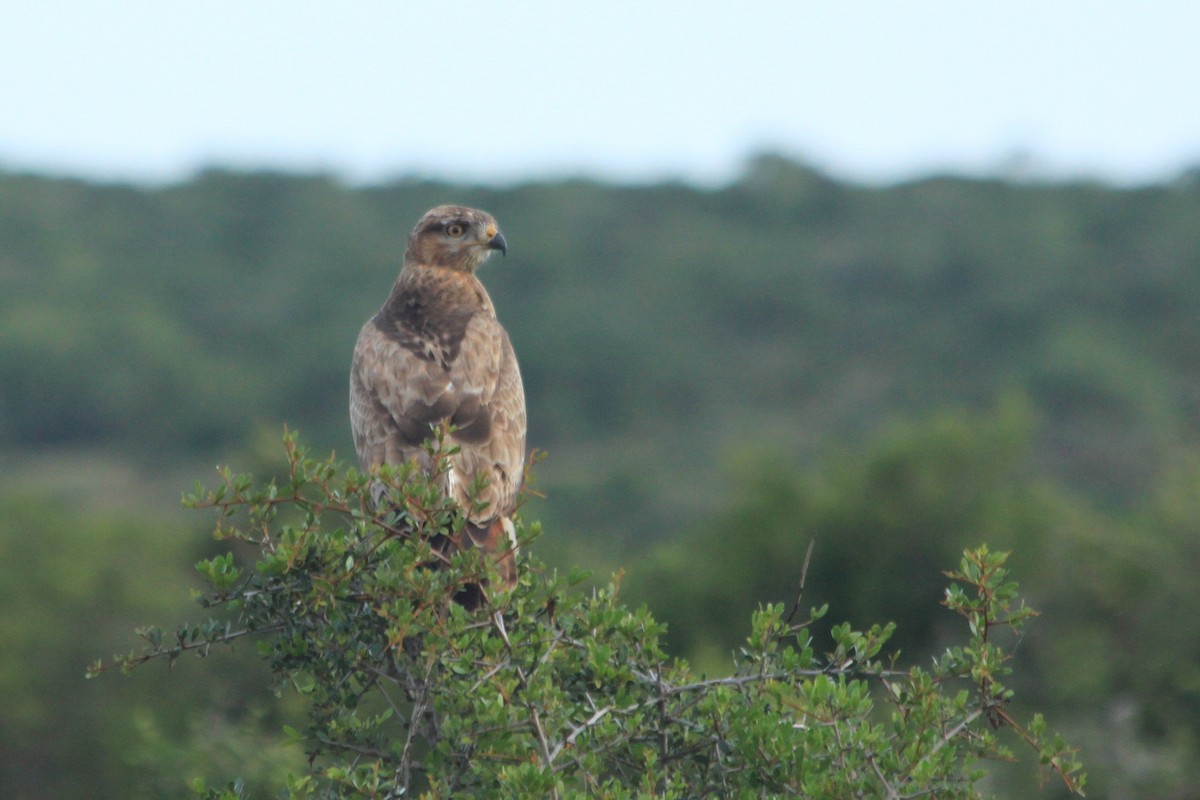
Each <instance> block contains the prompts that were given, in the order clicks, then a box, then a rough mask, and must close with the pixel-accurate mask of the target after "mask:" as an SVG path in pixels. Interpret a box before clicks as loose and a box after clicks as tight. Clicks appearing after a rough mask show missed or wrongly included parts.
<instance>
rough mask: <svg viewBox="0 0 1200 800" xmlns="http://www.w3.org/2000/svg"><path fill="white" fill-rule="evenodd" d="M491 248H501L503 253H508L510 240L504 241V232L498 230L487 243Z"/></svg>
mask: <svg viewBox="0 0 1200 800" xmlns="http://www.w3.org/2000/svg"><path fill="white" fill-rule="evenodd" d="M487 246H488V249H489V250H499V251H500V254H501V255H505V256H507V255H508V242H506V241H504V234H503V233H499V232H497V233H496V235H495V236H493V237H492V238H491V239H488V243H487Z"/></svg>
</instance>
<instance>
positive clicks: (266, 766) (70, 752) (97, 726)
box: [0, 484, 300, 800]
mask: <svg viewBox="0 0 1200 800" xmlns="http://www.w3.org/2000/svg"><path fill="white" fill-rule="evenodd" d="M176 524H177V523H176ZM167 528H168V525H167V523H165V522H164V521H163V520H161V519H156V518H154V517H153V516H147V515H145V512H143V516H134V515H132V514H130V513H128V512H124V511H119V510H114V509H112V508H107V507H105V505H104V504H103V503H102V502H100V501H99V500H97V499H96V498H84V497H80V496H78V495H72V494H71V493H68V492H66V491H63V490H61V489H60V490H59V491H58V492H57V493H51V492H50V491H49V490H46V489H43V490H41V491H35V490H33V489H30V490H27V491H26V490H19V489H17V488H14V487H13V486H12V485H11V484H10V485H9V487H8V488H7V491H6V492H5V494H4V495H0V568H2V570H3V571H2V576H3V577H2V579H0V642H3V645H2V646H0V698H3V707H2V711H0V796H2V797H4V798H5V800H41V798H46V797H53V798H56V800H89V798H95V797H120V798H129V799H130V800H142V799H143V798H144V799H145V800H151V799H155V800H159V799H161V798H182V797H183V796H184V790H185V789H186V786H185V784H184V782H183V780H182V779H181V778H180V777H179V775H180V773H183V772H186V774H188V775H203V776H206V777H211V776H216V777H219V776H220V775H222V774H224V773H225V772H228V771H231V770H234V769H236V770H238V771H239V772H240V774H242V775H244V776H245V778H246V784H247V786H249V787H252V788H254V789H262V788H263V787H265V786H267V785H270V784H271V783H277V782H279V781H282V780H283V777H284V776H285V775H286V773H287V771H288V769H296V768H297V767H298V766H299V764H300V760H299V758H298V756H299V753H298V752H295V751H293V752H288V751H286V750H285V749H284V748H282V747H280V746H279V744H278V736H277V732H278V729H279V725H280V724H281V721H282V720H285V719H288V718H289V717H288V715H287V706H286V704H280V703H277V702H275V701H274V699H273V698H260V699H255V698H253V697H249V698H248V697H247V696H248V695H250V694H251V693H252V692H253V689H252V688H251V687H258V686H261V685H262V684H263V683H264V681H265V680H266V675H265V672H266V671H265V669H264V668H263V667H261V666H260V665H259V664H257V663H255V662H254V661H248V660H246V659H244V658H243V659H238V658H236V657H235V656H232V655H231V654H228V653H223V654H222V655H221V657H218V658H215V659H213V660H212V661H211V662H209V663H208V664H207V665H206V666H207V667H208V668H207V669H206V670H204V671H203V672H201V671H200V670H199V667H200V665H199V664H185V665H179V666H180V668H179V669H177V670H175V671H174V674H168V673H167V671H166V670H144V671H143V672H142V673H141V674H139V675H138V677H137V679H136V680H133V681H128V682H118V683H110V684H109V685H107V686H106V687H104V690H103V691H96V687H95V686H93V685H90V684H85V683H84V681H83V680H82V678H81V676H80V668H81V667H82V666H83V665H86V664H87V663H88V662H89V661H90V660H92V659H94V658H95V656H96V654H97V653H101V652H112V650H113V649H114V648H116V647H118V646H123V643H124V642H127V640H128V634H129V629H130V628H131V627H132V626H134V625H136V624H138V623H139V622H140V621H142V620H144V619H146V618H147V616H152V617H157V618H163V617H165V618H168V619H179V618H183V617H184V616H185V615H186V614H187V613H189V612H188V606H189V605H190V604H189V603H188V602H187V594H186V587H187V586H188V584H189V582H190V576H189V575H188V573H187V571H186V570H184V569H182V568H179V569H173V568H172V566H171V565H172V564H178V565H185V564H186V563H187V560H188V559H194V558H195V557H196V556H197V555H198V554H200V553H201V552H203V546H204V542H203V540H202V539H201V538H199V537H197V536H195V535H194V534H195V532H194V531H193V532H192V534H193V535H191V536H181V535H164V530H166V529H167ZM115 642H120V643H122V645H117V644H114V643H115ZM268 732H269V734H268ZM251 753H252V754H254V755H253V756H248V755H247V754H251Z"/></svg>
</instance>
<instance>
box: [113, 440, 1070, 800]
mask: <svg viewBox="0 0 1200 800" xmlns="http://www.w3.org/2000/svg"><path fill="white" fill-rule="evenodd" d="M286 444H287V449H288V455H289V465H290V470H289V474H288V476H287V478H286V479H285V480H283V481H282V482H279V483H277V482H274V481H271V482H268V483H265V484H259V483H256V482H255V481H254V480H253V479H252V478H250V477H249V476H242V475H234V474H232V473H230V472H228V471H225V472H223V473H222V483H221V485H219V486H218V487H217V488H216V489H214V490H211V491H206V492H205V491H202V492H200V493H198V494H197V495H196V496H194V497H192V498H191V499H190V501H189V502H190V503H191V504H192V505H195V506H205V507H213V508H216V509H217V510H218V512H219V519H218V523H217V527H216V534H217V536H218V538H220V539H222V540H225V541H229V542H231V543H240V544H241V545H242V546H251V547H252V548H253V549H254V551H255V553H254V556H253V558H252V559H250V561H248V562H247V563H246V564H245V566H244V567H239V566H238V564H237V563H236V562H237V559H235V558H234V557H233V555H220V556H216V557H213V558H209V559H205V560H203V561H201V562H200V564H199V565H198V569H199V571H200V572H201V574H202V575H204V576H205V578H206V579H207V581H208V584H209V588H208V590H207V591H206V592H205V593H204V594H203V595H202V596H201V597H200V602H201V604H202V605H204V606H206V607H212V608H220V609H223V610H224V611H223V613H222V615H221V616H220V617H219V618H214V619H213V620H211V621H209V622H207V623H202V624H198V625H186V626H182V627H180V628H178V629H177V630H176V631H174V632H173V633H172V634H166V633H164V632H163V631H161V630H160V629H158V628H150V629H144V630H142V631H141V635H142V637H143V638H144V639H145V640H146V644H147V647H146V649H145V650H144V651H143V652H141V653H136V652H135V653H131V654H129V655H128V656H126V657H123V658H120V659H118V660H117V661H116V662H115V664H116V665H117V666H120V667H122V668H125V669H131V668H134V667H137V666H139V665H142V664H145V663H147V662H149V661H156V660H166V661H168V662H173V661H175V660H176V659H178V658H179V657H180V656H182V655H183V654H185V653H188V652H193V651H194V652H198V653H202V654H203V653H207V652H208V651H209V650H210V649H211V648H212V647H213V646H214V645H218V644H227V643H230V642H233V641H236V640H239V639H241V638H243V637H247V636H253V637H254V638H255V640H256V642H257V650H258V652H259V654H260V655H261V656H262V657H263V658H264V659H265V660H266V662H267V663H268V664H269V665H270V668H271V671H272V673H273V674H274V676H275V681H276V688H277V690H278V691H281V692H282V691H284V690H291V691H295V692H296V693H298V694H299V695H300V696H301V697H302V698H303V700H304V703H305V707H306V709H307V720H308V721H307V726H306V728H305V729H304V730H299V729H296V728H285V734H286V736H287V737H288V738H289V739H291V740H294V741H297V742H302V743H303V744H304V746H305V749H306V751H307V752H308V755H309V758H310V764H311V765H312V766H311V768H310V770H309V771H308V772H307V773H303V774H302V773H293V774H292V776H291V777H289V778H288V780H287V792H288V795H289V796H291V797H296V798H315V797H380V798H382V797H394V796H399V795H409V794H413V793H417V792H419V793H421V796H424V797H430V798H433V797H575V796H579V797H582V796H588V797H610V798H619V797H678V798H685V797H687V798H690V797H757V796H762V795H763V794H764V793H766V794H770V795H780V794H796V795H801V796H808V797H831V796H855V795H863V796H879V797H908V796H916V795H936V796H938V797H978V796H980V794H979V788H978V783H979V780H980V778H981V777H982V775H983V774H984V773H983V771H982V770H981V769H980V762H981V760H982V759H990V758H1010V757H1011V755H1012V753H1011V749H1010V747H1009V746H1008V745H1007V744H1006V743H1005V741H1004V737H1002V736H1001V733H1003V732H1005V731H1013V732H1015V733H1016V735H1017V740H1018V741H1019V740H1024V741H1025V742H1027V743H1028V744H1029V745H1030V746H1032V747H1033V748H1034V750H1035V752H1036V753H1037V754H1038V757H1039V759H1040V760H1041V761H1042V763H1044V764H1046V765H1048V766H1049V767H1050V769H1052V770H1053V771H1054V772H1055V773H1057V774H1058V775H1059V776H1060V778H1061V780H1062V782H1063V785H1064V786H1065V787H1066V788H1068V789H1070V790H1072V791H1075V792H1078V793H1080V794H1082V787H1083V781H1084V778H1083V775H1082V773H1081V772H1080V765H1079V764H1078V762H1077V761H1076V760H1075V758H1074V751H1073V750H1071V749H1070V748H1068V747H1067V746H1066V745H1065V744H1063V743H1062V742H1061V741H1060V740H1059V739H1058V738H1057V737H1052V736H1049V735H1047V734H1046V732H1045V726H1044V723H1043V722H1042V720H1041V719H1040V718H1035V719H1034V720H1033V722H1031V723H1030V724H1029V725H1027V726H1022V725H1020V724H1018V723H1017V722H1016V720H1014V719H1013V717H1012V716H1011V715H1010V713H1009V711H1008V704H1009V701H1010V700H1011V698H1012V695H1013V691H1012V690H1011V689H1010V688H1009V687H1008V685H1007V681H1008V677H1009V675H1010V673H1011V671H1012V667H1011V663H1010V655H1009V653H1008V652H1007V650H1006V648H1005V647H1003V646H1002V645H1001V643H1000V639H1001V634H1002V633H1004V632H1008V633H1010V634H1011V633H1017V632H1019V631H1020V630H1021V629H1022V627H1023V626H1024V624H1025V623H1026V622H1027V621H1028V619H1029V618H1030V617H1031V616H1032V614H1033V612H1032V611H1030V610H1029V609H1026V608H1025V607H1024V606H1023V605H1022V604H1021V603H1020V602H1019V601H1018V599H1017V597H1016V584H1015V583H1013V582H1011V581H1009V580H1008V577H1007V570H1006V568H1005V562H1006V559H1007V555H1006V554H1003V553H993V552H990V551H989V550H988V549H987V548H986V547H981V548H979V549H978V550H974V551H968V552H967V553H966V554H965V555H964V557H963V559H962V563H961V566H960V567H959V569H958V570H957V571H956V572H953V573H949V575H950V577H951V578H952V579H953V581H954V583H953V584H952V586H951V587H950V588H949V589H948V590H947V591H946V595H945V604H946V605H947V606H948V607H949V608H950V609H951V610H952V611H954V612H956V613H957V614H958V615H959V616H960V617H962V619H963V620H964V621H965V623H966V627H967V630H968V635H967V636H966V637H965V643H964V644H962V645H959V646H956V647H953V648H951V649H949V650H947V652H946V653H945V654H944V656H942V657H941V658H939V659H937V660H935V661H933V663H932V665H931V666H930V667H929V668H921V667H911V668H909V669H907V670H902V669H898V668H897V667H896V665H895V663H894V662H895V658H894V657H892V658H885V657H884V656H883V655H882V653H883V650H884V648H885V647H886V645H887V644H888V640H889V638H890V636H891V635H892V633H893V630H894V626H892V625H886V626H873V627H871V628H869V629H867V630H862V631H860V630H855V629H853V628H852V627H851V626H850V625H848V624H843V625H837V626H834V627H833V629H832V630H833V639H834V647H833V649H832V650H830V651H829V652H825V653H821V652H819V651H818V650H817V647H816V645H815V643H814V639H813V636H812V634H811V628H812V625H813V623H814V622H815V621H816V620H817V619H818V618H820V617H821V616H822V615H823V614H824V610H823V609H818V610H814V611H811V612H810V613H809V614H807V615H803V614H801V613H800V604H801V599H802V598H800V597H797V599H796V602H795V603H794V604H793V606H792V607H791V608H790V609H785V607H784V606H782V605H766V606H764V607H762V608H760V609H759V610H758V611H756V612H755V613H754V614H753V617H752V619H751V625H750V631H749V635H748V636H747V637H746V639H745V642H744V644H743V646H742V647H741V648H740V650H739V652H738V655H737V658H736V663H735V665H734V671H733V672H732V673H731V674H729V675H727V676H724V677H717V678H707V677H704V676H701V675H697V674H696V673H695V672H694V671H693V670H692V669H691V668H690V667H689V665H688V664H687V663H686V662H685V661H682V660H679V659H675V658H671V657H669V656H668V655H667V654H666V652H665V651H664V650H663V648H662V645H661V636H662V635H663V633H664V631H665V629H664V627H663V626H662V625H661V624H660V623H658V622H656V621H655V620H654V618H653V617H652V616H651V615H650V614H649V612H648V611H646V610H645V609H644V608H643V609H638V610H631V609H629V608H628V607H626V606H624V605H622V604H621V603H620V602H619V601H618V591H617V585H616V584H615V583H614V584H610V585H609V586H607V587H605V588H602V589H597V590H594V591H591V592H580V591H579V589H578V588H576V584H577V583H578V581H579V580H580V579H581V577H582V576H571V577H570V578H564V577H562V576H560V575H559V574H558V573H556V572H552V571H547V570H546V569H545V567H544V566H543V565H542V564H540V563H539V562H538V561H537V560H536V559H533V558H532V557H526V558H525V559H524V564H523V566H524V576H523V577H522V579H521V582H520V584H519V586H518V587H517V588H516V589H514V590H513V591H512V592H494V593H493V596H492V597H491V602H490V604H489V605H488V606H486V607H485V609H484V610H482V611H480V612H477V613H475V614H471V613H468V612H467V611H465V610H464V608H463V607H462V606H460V605H458V604H455V603H454V602H452V601H451V598H452V597H453V596H454V594H455V592H456V591H458V590H459V589H460V588H461V587H462V585H463V584H464V583H478V582H480V581H486V580H487V578H488V577H489V575H490V574H491V572H490V570H491V567H490V564H489V562H488V561H487V560H486V558H483V557H481V556H480V555H479V554H478V552H474V551H473V552H467V553H462V554H458V555H455V556H453V557H452V558H451V559H450V560H449V563H448V564H442V565H441V568H433V565H434V564H435V563H437V557H436V556H435V554H434V551H433V550H432V548H431V547H430V545H429V539H430V538H431V537H432V536H436V535H438V534H444V533H447V532H449V531H451V530H452V529H453V528H454V527H455V526H458V525H461V524H462V519H461V514H460V513H458V511H457V509H455V508H453V506H452V505H451V504H450V501H447V500H445V499H443V498H441V497H440V495H439V494H438V492H437V491H436V488H435V485H434V483H433V482H431V481H430V480H429V479H427V478H426V477H423V476H421V475H419V474H416V473H415V472H414V471H413V470H411V469H404V470H392V469H384V470H381V471H380V473H379V474H378V475H377V476H364V475H360V474H358V473H356V472H354V471H353V470H351V471H349V472H346V473H343V472H342V471H341V470H340V468H339V467H338V465H337V464H336V462H335V461H334V460H333V459H332V458H330V459H327V460H316V459H312V458H310V457H309V456H308V455H307V454H306V453H305V452H304V451H303V450H302V449H301V448H299V447H298V446H297V445H296V440H295V437H294V436H288V437H287V438H286ZM431 454H432V455H433V456H434V458H435V463H437V462H439V461H440V459H441V453H440V450H438V449H437V448H436V447H434V448H433V449H431ZM373 478H376V479H378V480H380V481H382V482H383V483H384V485H385V486H386V490H387V494H388V497H390V498H391V503H392V505H389V506H388V507H387V508H386V509H384V510H382V511H375V510H372V504H371V502H370V496H371V492H372V480H373ZM519 535H520V536H521V537H522V538H524V539H530V538H533V537H534V536H535V535H536V530H533V529H526V528H522V529H521V531H520V534H519ZM103 668H104V667H103V666H102V665H99V664H98V665H96V666H95V667H94V668H93V674H95V673H97V672H99V671H102V669H103ZM194 789H195V791H196V792H197V793H198V794H200V795H201V796H204V797H207V798H216V799H219V800H226V798H238V797H242V796H244V794H245V790H244V788H243V787H242V786H241V785H240V783H239V782H238V781H234V782H232V783H230V784H228V785H227V786H224V787H221V788H213V787H210V786H209V785H208V784H207V783H205V782H204V781H203V780H197V781H196V782H195V783H194Z"/></svg>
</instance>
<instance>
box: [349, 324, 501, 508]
mask: <svg viewBox="0 0 1200 800" xmlns="http://www.w3.org/2000/svg"><path fill="white" fill-rule="evenodd" d="M431 355H432V356H433V357H430V356H431ZM350 420H351V426H352V429H353V432H354V441H355V449H356V450H357V451H358V456H359V462H360V463H361V464H362V466H363V467H364V468H369V467H371V466H374V465H377V464H400V463H403V462H405V461H408V460H412V459H416V460H417V462H418V464H419V466H421V467H422V468H424V469H428V468H429V467H430V466H431V465H430V464H428V463H426V462H427V458H426V457H425V454H424V451H423V450H422V448H421V445H422V443H423V442H424V441H425V440H426V439H428V438H429V437H430V435H431V433H432V431H433V428H434V427H435V426H436V425H438V424H440V423H441V422H443V421H448V422H450V423H451V424H452V425H453V426H454V431H453V433H452V434H451V438H452V439H453V441H454V444H455V445H457V447H458V452H457V453H454V454H453V455H452V456H451V464H452V466H453V469H452V471H451V475H450V476H449V477H448V481H449V485H448V486H447V488H448V489H449V490H450V491H451V493H452V494H453V495H454V497H455V499H456V500H458V501H459V503H460V504H462V506H463V508H464V510H466V511H467V512H468V517H469V518H471V519H472V520H487V519H491V518H493V517H496V516H501V515H507V514H509V513H511V511H512V509H513V506H514V505H515V504H516V497H517V491H518V490H519V489H520V486H521V479H522V477H523V472H524V459H525V395H524V391H523V389H522V386H521V375H520V372H519V370H518V368H517V362H516V357H515V355H514V354H513V349H512V345H511V343H510V342H509V339H508V334H507V333H505V331H504V329H503V328H502V327H501V326H500V323H499V322H498V321H497V320H496V318H495V317H494V316H492V315H491V314H488V313H477V314H475V315H473V316H472V317H471V319H470V320H469V321H468V323H467V325H466V329H465V332H464V334H463V337H462V339H461V342H459V343H458V344H457V346H456V347H455V348H454V349H453V352H445V351H444V350H443V349H439V344H438V342H436V341H430V342H425V341H421V340H414V339H413V338H411V337H408V338H398V337H395V336H388V335H387V334H385V333H384V332H383V331H382V330H381V329H380V328H379V326H378V325H377V324H376V323H375V321H371V322H368V323H367V324H366V325H365V326H363V329H362V331H361V332H360V334H359V337H358V343H357V345H356V346H355V350H354V362H353V367H352V369H351V378H350ZM480 476H482V477H483V478H485V479H486V486H485V487H484V489H483V491H482V492H480V493H479V494H478V495H477V496H475V497H474V501H475V504H476V505H477V506H480V507H479V508H477V509H474V510H473V509H471V507H470V502H469V500H470V499H471V497H470V494H471V489H472V487H473V485H474V483H475V481H476V480H477V478H479V477H480Z"/></svg>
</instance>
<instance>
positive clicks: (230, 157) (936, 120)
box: [0, 0, 1200, 183]
mask: <svg viewBox="0 0 1200 800" xmlns="http://www.w3.org/2000/svg"><path fill="white" fill-rule="evenodd" d="M1198 31H1200V3H1197V2H1195V0H1164V1H1163V2H1155V0H1147V2H1138V3H1134V2H1107V1H1106V0H1091V1H1090V2H1089V1H1087V0H1007V1H1006V2H974V1H973V0H939V1H937V2H933V1H928V0H863V1H862V2H853V1H849V0H827V1H826V2H810V1H809V0H793V2H766V3H753V2H736V3H732V2H731V3H724V2H705V0H693V2H680V1H679V0H659V1H658V2H654V1H653V0H642V2H616V1H615V0H608V1H607V2H587V3H571V2H567V1H566V0H558V2H546V1H543V0H524V1H522V2H518V1H517V0H513V2H509V3H503V2H490V3H485V2H476V1H475V0H459V1H458V2H441V3H438V2H407V1H406V0H392V1H391V2H375V1H374V0H346V1H345V2H340V3H333V2H325V3H318V2H303V0H292V1H291V2H279V1H277V0H261V1H259V0H241V1H240V2H229V1H228V0H215V1H213V0H205V1H204V2H191V3H183V2H171V1H170V0H168V1H167V2H163V1H162V0H157V2H140V1H139V2H121V0H112V2H105V3H101V2H83V0H74V1H72V0H62V1H61V2H55V0H47V1H46V2H39V3H34V2H28V3H11V4H8V7H7V8H6V9H5V10H4V13H3V14H2V15H0V169H8V170H34V171H39V172H50V173H54V174H68V175H78V176H82V177H95V178H103V179H117V180H136V181H163V180H177V179H181V178H185V177H186V176H187V175H189V174H190V173H191V172H192V171H194V170H195V169H197V168H200V167H203V166H208V165H220V166H231V167H237V168H253V167H270V168H283V169H292V170H305V171H308V170H318V169H319V170H326V171H332V172H334V173H336V174H338V175H341V176H343V177H345V178H347V179H350V180H353V181H359V182H372V181H379V180H386V179H388V178H393V177H397V176H402V175H413V174H416V175H422V176H429V177H441V178H445V177H448V178H454V179H461V180H469V181H484V182H497V181H499V182H507V181H513V180H524V179H538V178H547V177H556V176H561V175H573V174H583V175H589V176H593V177H597V178H604V179H612V180H620V181H627V180H633V181H645V180H657V179H661V178H682V179H684V180H688V181H694V182H699V183H714V182H720V181H723V180H727V179H729V178H731V177H733V176H735V175H736V174H737V171H738V169H739V167H740V165H741V164H742V163H743V162H744V159H745V158H746V156H747V155H749V154H752V153H754V152H758V151H762V150H772V151H775V152H781V153H784V154H786V155H790V156H794V157H796V158H798V159H800V160H803V161H807V162H809V163H812V164H814V165H815V166H817V167H820V168H823V169H826V170H828V171H830V172H832V173H834V174H835V175H839V176H843V177H848V178H854V179H861V180H867V181H891V180H897V179H903V178H907V177H913V176H916V175H920V174H924V173H927V172H929V171H933V170H938V171H953V172H963V173H971V174H979V173H995V172H999V171H1005V170H1011V169H1014V168H1015V167H1016V166H1018V165H1023V168H1024V169H1025V170H1032V171H1033V172H1034V173H1035V174H1039V175H1046V176H1051V177H1062V176H1089V177H1098V178H1102V179H1106V180H1111V181H1116V182H1120V183H1138V182H1144V181H1152V180H1160V179H1164V178H1170V177H1171V176H1173V175H1175V174H1177V173H1178V172H1179V171H1180V170H1181V169H1184V168H1187V167H1191V166H1200V37H1198Z"/></svg>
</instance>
